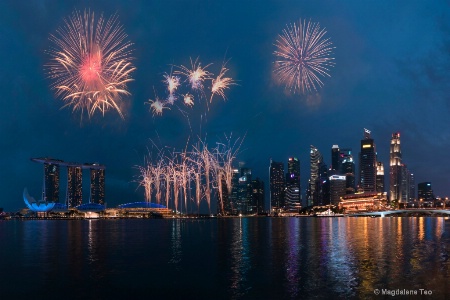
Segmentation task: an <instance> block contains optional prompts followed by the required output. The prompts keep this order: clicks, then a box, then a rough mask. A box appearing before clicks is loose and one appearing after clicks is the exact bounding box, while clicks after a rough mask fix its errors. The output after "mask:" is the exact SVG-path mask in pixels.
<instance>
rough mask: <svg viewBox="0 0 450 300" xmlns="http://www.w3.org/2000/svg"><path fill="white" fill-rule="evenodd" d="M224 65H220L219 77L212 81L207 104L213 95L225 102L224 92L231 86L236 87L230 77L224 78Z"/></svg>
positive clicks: (226, 70) (225, 70) (225, 69)
mask: <svg viewBox="0 0 450 300" xmlns="http://www.w3.org/2000/svg"><path fill="white" fill-rule="evenodd" d="M225 65H226V63H224V64H223V65H222V69H220V73H219V76H217V78H216V79H212V87H211V98H210V99H209V102H212V98H213V96H214V95H215V94H217V95H220V96H222V99H223V100H226V99H227V97H225V90H226V89H229V88H230V86H231V85H237V84H236V82H235V81H234V80H233V79H232V78H230V77H224V76H225V73H226V72H228V69H227V68H225Z"/></svg>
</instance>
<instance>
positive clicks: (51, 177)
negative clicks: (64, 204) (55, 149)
mask: <svg viewBox="0 0 450 300" xmlns="http://www.w3.org/2000/svg"><path fill="white" fill-rule="evenodd" d="M55 161H56V160H55ZM42 194H43V195H42V200H44V201H46V202H57V203H59V165H58V164H56V163H53V162H44V188H43V190H42Z"/></svg>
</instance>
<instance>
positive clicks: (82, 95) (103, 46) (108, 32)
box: [46, 11, 135, 119]
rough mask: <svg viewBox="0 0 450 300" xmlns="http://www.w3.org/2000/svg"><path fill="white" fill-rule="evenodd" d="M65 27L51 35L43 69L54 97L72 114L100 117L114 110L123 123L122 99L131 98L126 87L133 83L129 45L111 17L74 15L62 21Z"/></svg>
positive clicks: (88, 13) (114, 17)
mask: <svg viewBox="0 0 450 300" xmlns="http://www.w3.org/2000/svg"><path fill="white" fill-rule="evenodd" d="M64 22H65V25H64V26H63V27H61V28H59V29H58V30H57V31H56V34H55V35H50V40H51V41H52V42H53V44H54V45H53V46H52V48H51V49H50V50H49V51H48V53H49V54H50V56H51V59H50V62H49V63H48V64H47V65H46V68H47V70H48V73H49V76H50V78H52V79H53V80H54V82H53V83H52V85H51V87H52V88H53V89H55V90H56V95H57V97H61V98H62V100H63V101H64V102H65V104H64V106H63V107H66V106H72V110H73V111H77V110H81V116H83V113H84V111H86V112H87V113H88V116H89V117H91V116H92V115H93V114H94V113H95V112H96V111H97V110H98V111H100V112H101V113H102V114H103V115H104V114H105V112H106V111H107V110H109V109H114V110H116V111H117V112H118V113H119V115H120V117H121V118H122V119H123V118H124V116H123V113H122V108H121V107H122V106H123V99H122V97H124V96H128V95H130V93H129V92H128V90H127V83H128V82H130V81H131V80H132V78H131V76H130V75H131V72H133V71H134V70H135V67H134V66H133V65H132V64H131V57H130V55H131V50H130V47H131V45H132V44H131V43H130V42H127V41H126V38H127V35H126V34H125V33H124V31H123V28H122V26H121V25H119V23H118V21H117V16H112V17H111V18H109V19H108V20H107V21H105V19H104V18H103V16H100V17H99V18H98V19H95V17H94V13H93V12H90V11H85V12H84V15H81V14H80V13H79V12H78V11H74V12H73V13H72V16H71V17H69V18H68V19H66V20H64Z"/></svg>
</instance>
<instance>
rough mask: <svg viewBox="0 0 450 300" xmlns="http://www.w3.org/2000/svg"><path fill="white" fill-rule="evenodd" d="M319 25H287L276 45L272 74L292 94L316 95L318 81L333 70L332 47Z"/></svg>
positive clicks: (320, 85) (318, 85)
mask: <svg viewBox="0 0 450 300" xmlns="http://www.w3.org/2000/svg"><path fill="white" fill-rule="evenodd" d="M325 34H326V31H325V29H321V28H320V26H319V23H313V22H308V23H306V21H303V23H302V20H300V21H299V23H298V25H297V24H295V23H294V24H291V25H288V26H287V28H286V29H284V30H283V34H281V35H279V38H278V40H277V41H276V44H275V46H276V48H277V49H276V50H275V51H274V55H275V56H276V57H277V60H276V61H275V68H274V74H275V75H276V77H277V80H278V81H279V82H280V83H283V84H285V85H286V88H287V89H289V90H291V91H293V92H294V93H297V92H300V93H303V94H305V93H307V92H311V91H313V90H314V91H317V88H320V87H322V86H323V82H322V81H321V79H320V77H323V76H328V77H329V76H330V74H328V72H329V68H330V67H332V66H334V62H333V60H334V58H332V57H331V56H330V55H331V54H332V52H331V51H332V49H333V48H334V47H332V43H331V41H330V39H329V38H325Z"/></svg>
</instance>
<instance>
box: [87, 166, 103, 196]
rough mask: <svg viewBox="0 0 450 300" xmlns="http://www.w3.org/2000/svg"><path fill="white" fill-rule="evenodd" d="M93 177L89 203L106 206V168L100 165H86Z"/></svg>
mask: <svg viewBox="0 0 450 300" xmlns="http://www.w3.org/2000/svg"><path fill="white" fill-rule="evenodd" d="M86 165H87V166H88V167H89V169H90V170H89V171H90V175H91V189H90V196H89V203H95V204H101V205H104V204H105V167H104V166H101V165H99V164H86Z"/></svg>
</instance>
